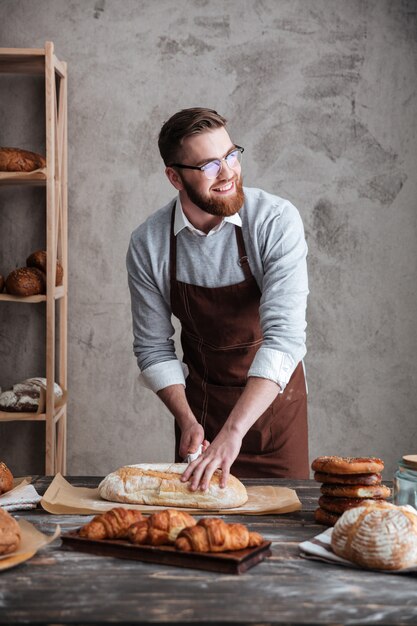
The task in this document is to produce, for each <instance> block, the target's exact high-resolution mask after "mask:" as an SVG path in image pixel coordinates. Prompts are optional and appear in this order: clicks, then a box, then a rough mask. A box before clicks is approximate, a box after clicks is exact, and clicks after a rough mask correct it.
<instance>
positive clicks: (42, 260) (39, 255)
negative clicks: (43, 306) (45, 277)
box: [26, 250, 64, 287]
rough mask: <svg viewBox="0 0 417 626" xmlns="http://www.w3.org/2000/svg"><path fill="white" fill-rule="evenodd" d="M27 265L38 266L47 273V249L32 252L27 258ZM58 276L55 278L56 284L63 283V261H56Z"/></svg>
mask: <svg viewBox="0 0 417 626" xmlns="http://www.w3.org/2000/svg"><path fill="white" fill-rule="evenodd" d="M26 265H27V266H28V267H37V268H38V269H39V270H41V271H42V272H44V274H46V252H45V250H37V251H36V252H32V254H31V255H30V256H28V258H27V259H26ZM55 276H56V278H55V286H56V287H58V285H62V279H63V277H64V269H63V267H62V265H61V263H60V262H59V261H58V259H57V261H56V275H55Z"/></svg>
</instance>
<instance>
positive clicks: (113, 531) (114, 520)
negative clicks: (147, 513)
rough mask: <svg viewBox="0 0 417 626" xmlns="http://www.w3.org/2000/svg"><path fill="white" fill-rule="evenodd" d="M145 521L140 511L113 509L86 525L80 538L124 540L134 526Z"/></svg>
mask: <svg viewBox="0 0 417 626" xmlns="http://www.w3.org/2000/svg"><path fill="white" fill-rule="evenodd" d="M142 519H143V515H142V513H141V512H140V511H135V510H132V509H123V508H122V507H119V508H114V509H111V511H107V512H106V513H103V514H102V515H96V516H95V517H94V518H93V519H92V520H91V522H88V524H85V525H84V526H83V527H82V528H81V529H80V531H79V534H80V537H86V538H87V539H94V540H97V539H124V538H125V537H127V531H128V529H129V528H130V526H131V525H132V524H134V523H135V522H139V521H140V520H142Z"/></svg>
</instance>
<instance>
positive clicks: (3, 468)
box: [0, 461, 13, 495]
mask: <svg viewBox="0 0 417 626" xmlns="http://www.w3.org/2000/svg"><path fill="white" fill-rule="evenodd" d="M12 487H13V474H12V473H11V471H10V470H9V468H8V467H7V465H6V463H4V462H3V461H0V495H1V494H2V493H6V491H10V489H12Z"/></svg>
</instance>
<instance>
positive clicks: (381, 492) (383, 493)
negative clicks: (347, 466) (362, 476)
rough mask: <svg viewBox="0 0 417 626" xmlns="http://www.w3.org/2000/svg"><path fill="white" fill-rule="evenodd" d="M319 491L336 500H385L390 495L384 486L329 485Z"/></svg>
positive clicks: (389, 491) (389, 490)
mask: <svg viewBox="0 0 417 626" xmlns="http://www.w3.org/2000/svg"><path fill="white" fill-rule="evenodd" d="M320 491H321V493H322V494H324V495H325V496H334V497H337V498H378V499H382V500H385V499H386V498H389V497H390V495H391V489H390V488H389V487H387V486H386V485H336V484H334V485H329V484H324V485H322V486H321V487H320Z"/></svg>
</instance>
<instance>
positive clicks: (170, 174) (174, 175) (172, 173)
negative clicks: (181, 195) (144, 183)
mask: <svg viewBox="0 0 417 626" xmlns="http://www.w3.org/2000/svg"><path fill="white" fill-rule="evenodd" d="M165 174H166V175H167V178H168V180H169V182H170V183H171V185H173V186H174V187H175V189H177V190H178V191H182V190H183V189H184V185H183V184H182V180H181V176H180V175H179V174H178V172H177V171H176V170H174V168H173V167H166V168H165Z"/></svg>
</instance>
